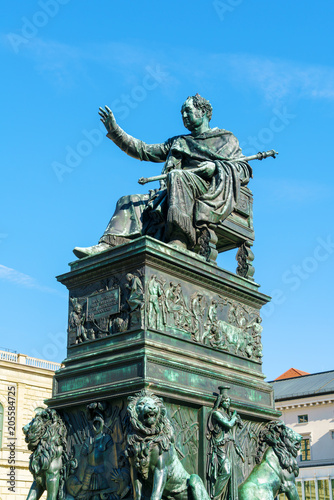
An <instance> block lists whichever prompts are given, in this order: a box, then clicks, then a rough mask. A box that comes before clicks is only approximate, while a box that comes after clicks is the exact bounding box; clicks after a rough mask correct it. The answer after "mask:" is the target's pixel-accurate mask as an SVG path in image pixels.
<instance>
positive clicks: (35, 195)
mask: <svg viewBox="0 0 334 500" xmlns="http://www.w3.org/2000/svg"><path fill="white" fill-rule="evenodd" d="M0 14H1V16H0V36H1V37H0V54H1V59H2V78H1V82H0V86H1V93H0V100H1V110H2V130H1V164H2V183H1V186H2V191H1V214H2V217H1V219H0V255H1V259H0V293H1V310H2V317H1V322H0V335H1V342H0V344H1V345H0V347H7V348H11V349H14V350H16V351H18V352H23V353H27V354H29V355H32V356H36V357H42V358H47V359H51V360H54V361H61V360H62V359H63V358H64V357H65V337H66V323H67V308H68V297H67V293H66V290H65V288H64V287H63V286H62V285H60V284H59V283H57V281H56V280H55V276H56V275H59V274H62V273H64V272H66V271H67V270H68V267H67V263H68V262H70V261H71V260H73V255H72V248H74V247H75V246H88V245H92V244H95V243H97V241H98V239H99V237H100V235H101V234H102V232H103V231H104V228H105V226H106V224H107V222H108V220H109V217H110V215H111V214H112V212H113V210H114V206H115V203H116V201H117V199H118V198H119V197H120V196H121V195H122V194H129V193H136V192H138V193H140V192H145V191H146V190H147V187H145V186H142V187H141V186H139V185H138V184H137V179H138V178H139V177H141V176H143V175H144V176H149V175H156V174H157V173H160V167H159V165H156V164H155V165H154V164H149V163H140V162H138V161H136V160H134V159H132V158H129V157H127V156H126V155H125V154H124V153H122V152H121V151H119V150H118V148H116V147H115V146H114V145H113V144H112V142H111V141H109V140H108V139H106V138H105V137H104V132H103V131H102V127H101V123H100V122H99V116H98V114H97V111H98V107H99V106H104V105H105V104H107V105H109V106H110V107H111V108H112V109H114V111H115V116H116V119H117V121H118V122H119V124H120V125H121V126H122V127H123V128H125V129H126V131H127V132H129V133H130V134H132V135H134V136H136V137H139V138H140V139H142V140H144V141H146V142H151V143H153V142H162V141H164V140H165V139H167V138H168V137H171V136H174V135H177V134H180V133H183V131H184V129H183V125H182V121H181V115H180V108H181V105H182V103H183V101H184V100H185V98H186V97H187V96H188V95H193V94H195V93H196V92H199V93H200V94H201V95H203V96H204V97H206V98H208V99H209V100H210V101H211V103H212V105H213V110H214V113H213V118H212V122H211V123H212V126H218V127H221V128H226V129H228V130H231V131H232V132H233V133H234V134H235V135H236V136H237V137H238V139H239V141H240V143H241V145H242V147H243V152H244V153H245V154H253V153H256V152H257V151H258V150H266V149H272V148H274V149H276V150H277V151H279V153H280V154H279V157H278V158H277V159H276V160H272V159H268V160H266V161H263V162H256V163H255V162H253V164H252V166H253V168H254V179H253V180H252V181H251V183H250V186H249V187H250V188H251V189H252V191H253V193H254V225H255V232H256V242H255V245H254V254H255V261H254V265H255V269H256V271H255V278H256V281H257V282H258V283H260V284H261V291H263V293H266V294H269V295H273V301H272V303H271V304H270V305H268V306H266V308H265V310H264V311H263V326H264V332H263V344H264V360H263V371H264V373H265V374H266V375H267V376H268V378H269V379H273V378H275V377H276V376H278V375H280V374H281V373H283V372H284V371H285V370H287V369H288V368H290V367H295V368H299V369H301V370H305V371H308V372H318V371H324V370H330V369H333V361H332V359H333V356H332V346H333V341H332V338H333V324H332V317H331V313H330V311H331V308H332V307H333V305H332V304H333V292H332V282H333V265H334V229H333V222H332V220H333V216H332V214H333V194H332V193H333V187H334V181H333V167H332V166H333V158H332V152H331V150H330V147H329V146H330V144H331V143H332V131H333V119H334V61H333V57H334V51H333V29H332V19H333V15H334V4H333V3H331V2H327V1H319V2H317V3H315V2H311V1H309V0H306V1H305V2H303V3H300V2H294V3H292V2H289V1H287V0H282V1H281V2H268V0H267V1H261V0H253V1H252V2H250V1H246V0H243V1H242V0H221V1H207V2H204V1H200V0H192V2H186V1H183V2H182V1H181V2H180V1H178V2H176V1H175V0H170V1H168V2H163V1H162V2H153V1H151V0H148V1H144V2H134V1H129V0H123V2H117V3H116V2H110V0H108V1H106V0H101V1H99V2H91V1H87V0H80V1H78V0H49V1H47V0H45V1H43V0H40V1H32V0H25V1H23V0H22V1H16V2H9V1H5V2H2V3H1V6H0ZM234 256H235V253H232V254H223V255H221V256H220V257H219V264H220V265H221V266H222V267H226V268H228V269H230V270H234V269H235V262H234Z"/></svg>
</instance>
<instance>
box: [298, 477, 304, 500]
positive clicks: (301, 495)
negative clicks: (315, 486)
mask: <svg viewBox="0 0 334 500" xmlns="http://www.w3.org/2000/svg"><path fill="white" fill-rule="evenodd" d="M296 487H297V492H298V495H299V498H300V499H302V498H303V489H302V482H301V481H296Z"/></svg>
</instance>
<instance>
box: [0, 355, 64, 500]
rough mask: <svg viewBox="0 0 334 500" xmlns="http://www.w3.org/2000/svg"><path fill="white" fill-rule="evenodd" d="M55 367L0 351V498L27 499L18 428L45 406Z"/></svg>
mask: <svg viewBox="0 0 334 500" xmlns="http://www.w3.org/2000/svg"><path fill="white" fill-rule="evenodd" d="M59 368H60V364H59V363H52V362H50V361H45V360H42V359H36V358H31V357H28V356H25V355H24V354H17V353H16V352H10V351H7V350H0V470H1V474H0V500H14V499H15V500H25V499H26V498H27V495H28V491H29V488H30V486H31V483H32V475H31V474H30V472H29V469H28V464H29V456H30V451H29V450H28V448H27V445H26V443H25V440H24V434H23V432H22V427H23V426H24V425H25V424H27V423H28V422H30V420H31V419H32V418H33V417H34V412H35V410H36V408H45V405H44V400H45V399H46V398H50V397H51V395H52V377H53V374H54V372H55V370H58V369H59ZM13 460H14V461H15V462H13ZM9 462H11V463H9ZM10 467H15V470H14V471H13V469H12V470H11V468H10ZM8 474H12V477H15V479H13V482H14V491H13V490H9V489H8V488H9V487H11V483H8V482H7V481H10V480H11V477H10V476H9V475H8ZM42 498H46V496H45V495H43V497H42Z"/></svg>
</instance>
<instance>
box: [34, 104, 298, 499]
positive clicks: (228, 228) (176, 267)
mask: <svg viewBox="0 0 334 500" xmlns="http://www.w3.org/2000/svg"><path fill="white" fill-rule="evenodd" d="M181 112H182V117H183V121H184V125H185V126H186V128H187V129H188V130H189V132H190V134H189V135H181V136H178V137H174V138H172V139H169V140H167V141H166V142H165V143H162V144H154V145H148V144H145V143H143V142H142V141H139V140H137V139H135V138H133V137H131V136H129V135H128V134H126V133H125V132H124V131H123V130H122V129H120V127H119V126H118V125H117V124H116V121H115V118H114V116H113V114H112V112H111V111H110V110H109V109H108V108H106V110H102V109H101V111H100V114H101V117H102V121H103V123H104V124H105V125H106V128H107V130H108V137H109V138H110V139H112V140H113V142H115V144H116V145H117V146H119V147H120V148H121V149H123V150H124V151H125V152H126V153H128V154H130V155H131V156H133V157H135V158H137V159H140V160H145V161H153V162H157V163H159V162H164V163H165V165H164V168H163V173H162V174H161V175H160V176H158V178H159V180H160V181H161V184H160V188H158V189H155V190H152V191H151V192H150V194H148V195H131V196H127V197H123V198H121V199H120V200H119V201H118V203H117V207H116V212H115V214H114V216H113V217H112V218H111V220H110V223H109V225H108V227H107V229H106V232H105V233H104V235H103V237H102V238H101V241H100V243H99V245H95V246H94V247H89V248H88V249H76V255H78V256H79V257H80V259H79V260H77V261H75V262H72V263H71V264H70V266H71V270H70V272H68V273H66V274H64V275H62V276H59V277H58V280H59V281H60V282H61V283H63V284H64V285H65V286H66V287H67V288H68V290H69V313H68V346H67V357H66V359H65V360H64V362H63V366H62V368H61V369H60V370H58V371H57V372H56V374H55V378H54V388H53V395H52V398H51V399H50V400H48V401H47V403H48V405H49V406H50V408H52V409H50V410H48V411H50V412H54V413H52V415H54V416H56V417H55V422H54V424H55V426H54V427H52V429H53V431H56V430H57V428H59V429H60V430H62V429H63V430H64V429H65V431H66V432H65V431H64V432H63V431H62V432H61V434H62V436H63V438H64V439H63V438H60V440H58V441H59V442H58V447H59V450H58V455H57V457H56V462H57V464H56V465H57V467H62V472H61V476H60V475H59V474H58V472H57V474H58V476H59V477H58V476H57V478H56V480H57V481H58V479H59V484H58V482H57V483H56V484H55V488H54V489H53V497H52V498H53V499H54V500H56V498H57V500H61V498H69V499H70V498H71V499H78V500H80V499H82V500H83V499H89V498H94V499H95V498H104V499H105V500H132V499H134V500H147V499H151V500H162V499H163V500H167V499H169V500H187V499H188V498H190V497H191V498H194V499H204V500H208V499H209V498H211V499H212V500H238V495H239V499H240V500H251V499H255V500H268V499H269V500H270V499H271V498H272V499H273V498H274V496H275V495H277V494H278V493H286V495H287V496H288V498H290V500H297V499H298V495H297V493H296V489H295V484H294V477H295V476H296V475H297V473H298V467H297V466H296V460H295V459H296V455H297V452H298V446H299V442H300V439H299V438H300V436H299V437H298V435H296V434H293V431H291V430H289V429H287V428H286V427H285V426H284V424H282V423H279V422H278V421H277V420H275V421H272V420H273V419H277V417H278V416H279V413H278V412H277V411H275V407H274V398H273V390H272V387H271V386H270V385H269V384H267V383H265V382H264V378H265V375H264V374H263V373H262V356H263V352H262V331H263V327H262V324H261V321H262V320H261V315H260V314H261V308H262V307H263V306H264V305H265V304H267V302H268V301H269V300H270V298H269V297H268V296H266V295H264V294H262V293H260V292H259V285H258V284H257V283H256V282H255V281H254V278H253V275H254V268H253V265H252V262H253V259H254V255H253V253H252V251H251V248H250V247H251V246H252V243H253V241H254V229H253V215H252V194H251V192H250V191H249V189H248V188H247V186H246V184H247V183H248V180H249V177H250V176H251V169H250V166H249V165H248V161H250V160H252V159H256V158H257V159H262V158H266V157H267V156H275V152H274V151H270V152H268V153H259V154H258V155H254V157H243V156H242V155H241V150H240V148H239V145H238V141H237V139H236V138H235V137H234V135H233V134H231V133H230V132H228V131H226V130H223V129H211V128H210V126H209V122H210V118H211V113H212V108H211V105H210V103H209V102H208V101H206V100H205V99H203V98H201V97H200V96H199V95H196V96H192V97H189V98H188V99H187V100H186V101H185V103H184V104H183V106H182V111H181ZM155 177H156V176H155ZM152 180H154V178H151V179H144V180H142V181H141V182H142V183H144V182H145V183H146V182H150V181H152ZM232 248H237V249H238V251H237V256H236V258H237V261H238V268H237V272H236V274H234V273H231V272H229V271H226V270H224V269H221V268H218V267H217V265H216V264H215V263H214V259H215V257H216V255H217V253H218V251H226V250H229V249H232ZM83 257H85V258H83ZM227 391H228V392H227ZM161 397H163V401H162V399H161ZM50 415H51V413H50ZM59 422H60V423H61V426H59V425H58V424H59ZM49 423H50V425H51V426H52V425H53V422H51V421H50V422H49ZM57 425H58V427H57ZM42 437H43V436H41V439H37V438H38V436H37V438H36V439H35V441H36V443H37V446H38V447H41V448H40V449H41V450H42V451H43V450H44V448H43V446H44V441H43V439H42ZM284 447H285V448H284ZM65 448H66V449H65ZM38 449H39V448H38ZM282 449H283V450H284V453H281V451H282ZM270 468H271V469H270ZM57 471H58V469H57ZM272 471H278V474H276V476H275V474H273V473H272ZM43 488H44V485H43ZM37 490H38V488H37ZM37 490H36V484H35V486H33V488H32V493H31V495H32V496H31V497H30V498H31V499H32V498H35V497H34V496H33V495H35V496H36V491H37ZM264 490H266V491H267V492H268V491H269V493H270V495H269V497H268V496H265V493H264ZM38 491H39V490H38ZM38 491H37V493H38ZM40 491H41V490H40ZM36 498H37V497H36Z"/></svg>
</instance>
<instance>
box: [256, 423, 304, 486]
mask: <svg viewBox="0 0 334 500" xmlns="http://www.w3.org/2000/svg"><path fill="white" fill-rule="evenodd" d="M268 445H269V446H270V447H271V448H272V449H273V451H274V453H275V454H276V456H277V458H278V460H279V463H280V466H281V467H282V469H286V470H287V471H288V472H290V473H293V474H294V475H295V476H296V477H297V476H298V474H299V467H298V464H297V458H296V456H295V453H294V451H293V443H291V440H290V436H289V432H288V428H287V427H286V425H285V424H284V422H282V421H281V420H273V421H272V422H269V423H268V424H267V425H266V427H265V428H264V429H262V431H261V432H260V434H259V447H258V450H257V455H256V457H255V461H256V463H258V464H259V463H260V462H261V458H262V455H263V452H264V451H265V448H266V447H267V446H268Z"/></svg>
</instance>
